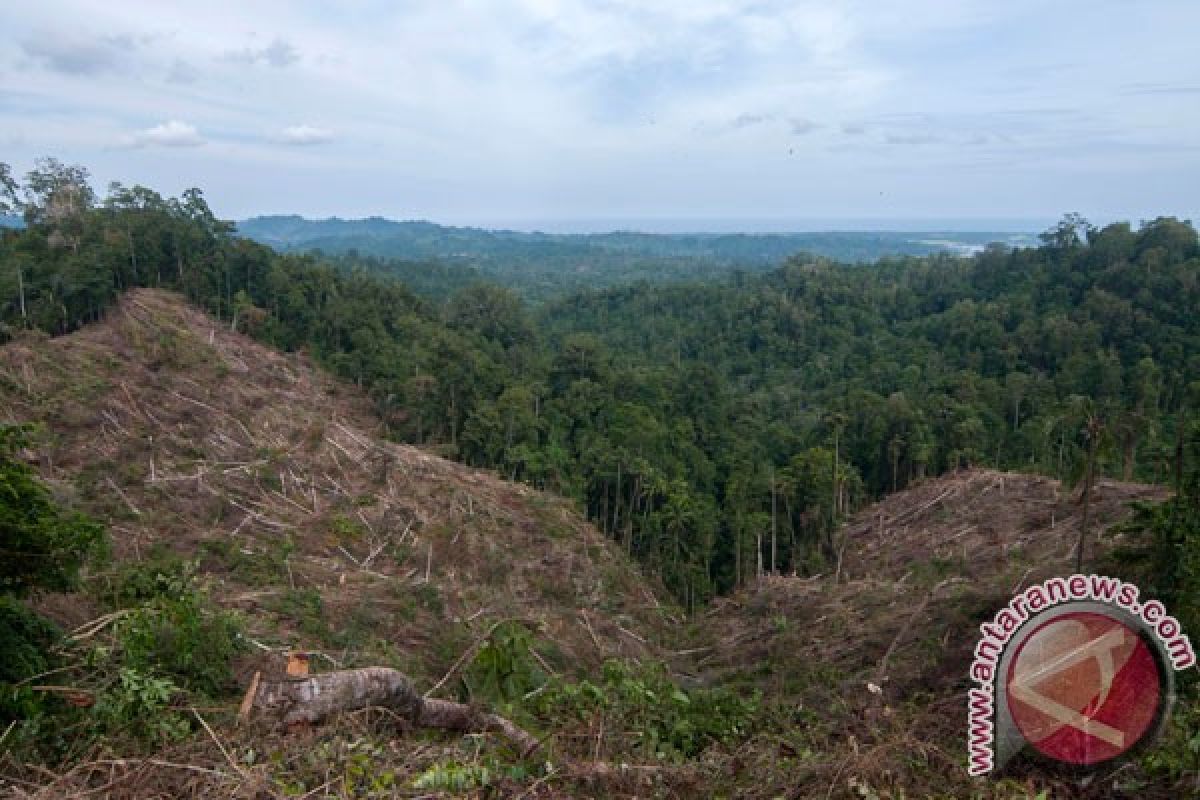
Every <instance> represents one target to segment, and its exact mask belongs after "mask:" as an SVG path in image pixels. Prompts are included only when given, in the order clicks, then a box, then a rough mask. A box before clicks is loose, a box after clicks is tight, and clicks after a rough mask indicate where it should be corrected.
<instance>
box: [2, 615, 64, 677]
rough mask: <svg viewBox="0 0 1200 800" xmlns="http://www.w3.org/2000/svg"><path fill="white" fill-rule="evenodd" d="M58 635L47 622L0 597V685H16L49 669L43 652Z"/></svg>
mask: <svg viewBox="0 0 1200 800" xmlns="http://www.w3.org/2000/svg"><path fill="white" fill-rule="evenodd" d="M60 635H61V633H60V631H59V630H58V628H56V627H55V626H54V625H53V624H52V623H51V622H50V621H49V620H47V619H45V618H44V617H41V616H39V615H38V614H35V613H33V612H32V611H30V610H29V609H28V608H26V607H25V605H24V604H22V603H21V602H20V601H19V600H17V599H16V598H14V597H7V596H5V595H0V653H3V657H2V658H0V683H16V682H18V681H22V680H24V679H26V678H28V677H30V676H32V675H37V674H38V673H41V672H45V671H46V670H48V669H50V668H51V658H50V656H49V654H48V652H47V651H48V650H49V648H50V645H51V644H53V643H54V642H55V641H57V640H58V638H59V636H60Z"/></svg>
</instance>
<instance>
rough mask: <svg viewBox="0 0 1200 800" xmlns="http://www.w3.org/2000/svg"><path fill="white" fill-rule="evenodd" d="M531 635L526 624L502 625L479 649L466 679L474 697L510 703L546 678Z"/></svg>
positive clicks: (467, 671)
mask: <svg viewBox="0 0 1200 800" xmlns="http://www.w3.org/2000/svg"><path fill="white" fill-rule="evenodd" d="M531 643H532V642H531V637H530V635H529V631H528V630H526V628H525V626H523V625H521V624H519V623H516V622H510V623H506V624H504V625H501V626H499V627H498V628H496V630H494V631H493V632H492V635H491V636H490V637H488V640H487V642H486V643H485V644H484V645H483V646H482V647H481V648H479V652H478V653H476V654H475V658H474V659H472V661H471V664H470V666H468V667H467V670H466V674H465V676H464V681H465V682H466V684H467V688H468V690H469V691H470V694H471V697H472V698H480V699H486V700H490V701H492V702H505V703H511V702H514V701H516V700H519V699H521V698H522V697H524V696H525V695H526V694H528V693H529V692H531V691H533V690H534V689H536V688H537V687H539V686H541V685H542V684H543V683H545V681H546V675H545V674H544V673H543V672H542V670H541V669H540V668H539V667H538V665H537V663H536V661H534V659H533V657H532V655H531V654H530V646H531Z"/></svg>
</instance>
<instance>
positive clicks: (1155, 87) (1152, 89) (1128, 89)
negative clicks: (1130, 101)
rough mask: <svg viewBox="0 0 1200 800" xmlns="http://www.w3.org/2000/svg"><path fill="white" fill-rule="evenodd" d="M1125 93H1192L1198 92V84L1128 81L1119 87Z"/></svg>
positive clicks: (1199, 92) (1199, 89) (1199, 87)
mask: <svg viewBox="0 0 1200 800" xmlns="http://www.w3.org/2000/svg"><path fill="white" fill-rule="evenodd" d="M1121 94H1126V95H1156V94H1165V95H1193V94H1200V86H1177V85H1172V84H1164V83H1157V84H1155V83H1130V84H1127V85H1125V86H1123V87H1122V88H1121Z"/></svg>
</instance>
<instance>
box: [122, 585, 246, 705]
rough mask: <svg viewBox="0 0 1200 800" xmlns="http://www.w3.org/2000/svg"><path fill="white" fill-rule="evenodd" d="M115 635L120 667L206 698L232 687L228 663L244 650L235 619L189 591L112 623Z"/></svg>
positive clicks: (231, 663) (197, 593)
mask: <svg viewBox="0 0 1200 800" xmlns="http://www.w3.org/2000/svg"><path fill="white" fill-rule="evenodd" d="M116 635H117V641H118V646H119V650H120V658H121V660H122V662H123V663H124V664H125V665H127V666H129V667H132V668H134V669H136V670H139V671H141V672H144V673H147V674H150V673H161V674H163V675H166V676H168V677H170V678H171V679H173V680H175V681H177V682H178V684H179V686H181V687H183V688H185V689H188V690H191V691H195V692H199V693H201V694H204V695H208V696H217V695H220V694H222V693H224V692H226V691H228V690H229V689H230V688H231V684H232V680H233V672H232V665H233V658H234V656H235V655H237V653H238V652H240V651H241V650H242V648H243V646H244V645H243V643H242V640H241V636H240V625H239V623H238V620H237V618H236V617H235V616H234V615H233V614H232V613H230V612H227V611H222V610H219V609H216V608H213V607H212V606H211V605H210V604H209V603H208V602H207V599H206V598H205V597H204V596H203V595H201V594H200V593H199V592H197V591H194V590H191V591H185V592H184V593H182V594H181V595H180V596H179V597H176V598H166V597H160V598H159V599H157V600H156V601H154V602H153V603H151V604H149V605H146V606H144V607H142V608H139V609H137V610H136V611H134V612H133V613H132V614H130V615H129V616H127V617H124V618H122V619H121V620H120V621H119V622H118V623H117V630H116Z"/></svg>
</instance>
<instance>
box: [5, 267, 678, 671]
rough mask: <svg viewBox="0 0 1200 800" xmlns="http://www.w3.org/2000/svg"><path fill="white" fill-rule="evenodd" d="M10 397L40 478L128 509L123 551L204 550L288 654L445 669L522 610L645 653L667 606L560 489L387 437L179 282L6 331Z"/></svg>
mask: <svg viewBox="0 0 1200 800" xmlns="http://www.w3.org/2000/svg"><path fill="white" fill-rule="evenodd" d="M0 416H2V417H3V418H4V419H5V420H8V421H36V422H39V423H42V425H43V426H44V431H45V435H43V436H42V437H41V440H40V445H39V448H38V452H37V453H36V458H37V459H38V462H39V466H40V469H41V472H42V473H43V476H44V477H46V478H47V479H49V480H51V481H52V482H53V483H54V484H55V485H56V486H58V487H59V488H60V490H61V491H62V492H64V493H68V494H72V495H75V496H76V498H75V499H76V500H77V502H78V503H79V504H80V505H81V506H82V507H84V508H85V509H86V510H88V511H91V512H92V513H94V514H96V515H98V516H100V517H101V518H102V519H104V520H106V521H108V522H109V524H110V529H111V532H112V538H113V541H114V549H115V551H116V553H115V556H116V560H117V561H123V560H129V559H140V558H145V557H146V556H147V554H148V553H150V552H151V551H152V550H153V548H155V547H166V548H169V549H170V550H171V551H174V552H177V553H179V554H182V555H184V556H185V557H188V558H194V559H198V561H199V569H198V571H199V574H200V575H201V576H203V577H204V578H205V579H206V580H208V581H209V582H210V583H211V585H212V588H213V595H214V597H216V598H217V599H218V600H219V601H220V602H223V603H226V604H228V605H230V606H233V607H237V608H240V609H242V610H244V611H245V612H246V614H247V620H248V623H249V626H250V629H251V633H252V635H253V637H254V638H255V639H256V640H257V641H258V642H259V643H260V644H262V645H264V646H265V647H266V648H270V649H271V650H272V651H282V650H284V649H286V648H288V647H292V646H296V647H302V648H308V649H314V650H319V651H323V652H324V653H326V654H327V655H328V656H329V657H330V658H331V659H333V660H334V661H336V663H338V664H340V665H354V664H364V663H379V662H380V661H386V662H388V663H390V664H392V665H394V666H398V667H401V668H403V669H406V670H408V671H409V672H410V673H411V674H413V675H414V676H416V677H418V678H420V677H425V678H427V679H431V680H436V678H437V677H439V676H440V675H441V674H442V673H443V672H444V671H445V669H446V668H447V667H448V666H449V665H450V663H451V662H453V660H454V659H455V658H457V656H458V655H459V654H460V653H461V652H462V651H463V650H464V649H466V647H467V646H468V645H469V644H470V643H471V642H472V641H473V640H475V639H476V638H477V637H478V636H479V635H480V634H481V633H483V632H484V631H486V630H487V629H488V628H489V627H490V626H491V625H492V624H493V623H495V622H496V621H498V620H502V619H507V618H513V619H521V620H526V621H528V622H529V623H530V624H531V625H532V626H533V627H534V628H535V629H536V630H537V632H538V638H539V639H540V640H541V641H543V642H545V643H547V645H546V646H545V647H543V656H544V657H545V659H546V660H547V662H548V665H549V666H550V667H551V668H553V669H555V670H564V671H573V670H577V669H587V668H589V667H591V666H594V665H595V664H597V663H598V662H599V661H600V660H602V658H604V657H607V656H613V655H623V656H630V655H638V654H642V653H644V652H646V650H647V647H648V645H647V644H646V642H648V641H651V640H652V638H653V632H654V631H655V630H658V629H660V628H661V627H662V625H663V621H664V619H665V618H666V617H669V614H670V610H669V609H666V608H663V607H661V606H660V604H659V601H658V600H657V599H656V598H655V596H654V594H653V592H652V590H651V589H650V588H649V586H648V584H647V583H646V582H645V581H643V579H642V577H641V576H640V574H639V573H638V572H637V571H636V569H635V568H634V567H633V566H631V564H630V563H629V562H628V561H627V560H626V559H625V557H624V556H623V555H622V554H621V553H620V552H619V551H618V550H617V549H616V548H614V547H612V546H611V545H610V543H609V542H608V541H607V540H605V539H604V538H603V536H602V535H601V534H599V533H598V532H597V531H595V530H594V529H593V528H592V527H591V526H590V525H588V524H587V523H586V522H585V521H583V520H582V519H581V518H580V517H579V516H578V515H577V514H576V513H575V512H574V511H573V510H572V509H571V508H570V507H569V506H568V505H567V504H566V503H565V502H564V501H562V500H561V499H558V498H555V497H552V496H550V495H546V494H543V493H541V492H537V491H535V490H533V489H530V488H528V487H525V486H521V485H516V484H511V483H507V482H504V481H501V480H499V479H497V478H495V477H493V476H492V475H491V474H490V473H486V472H482V471H478V470H473V469H469V468H466V467H463V466H461V465H458V464H454V463H452V462H449V461H445V460H443V459H440V458H437V457H434V456H432V455H429V454H427V453H425V452H423V451H421V450H419V449H416V448H413V447H406V446H401V445H396V444H393V443H389V442H386V441H384V440H383V439H382V438H381V437H380V436H379V435H378V425H377V422H376V420H375V418H374V416H373V414H372V412H371V409H370V405H369V402H368V401H367V400H366V399H365V398H364V397H363V396H362V395H361V394H360V393H359V392H358V391H356V390H355V389H354V388H353V387H348V386H346V385H343V384H339V383H337V382H335V381H333V380H332V379H330V378H328V377H327V376H325V375H324V374H322V373H321V372H320V371H319V370H316V369H314V368H313V367H312V366H311V364H310V363H309V361H308V360H307V359H306V358H305V357H304V356H302V355H295V354H290V355H289V354H283V353H279V352H276V351H274V350H271V349H269V348H267V347H264V346H262V345H260V344H258V343H256V342H254V341H252V340H251V339H249V338H247V337H245V336H242V335H240V334H237V333H232V332H230V331H229V330H228V329H227V328H225V327H222V326H221V325H219V324H218V323H217V322H216V321H215V320H213V319H212V318H210V317H208V316H206V315H205V314H203V313H201V312H199V311H197V310H195V309H193V308H191V307H190V306H188V305H187V304H186V303H185V302H184V301H183V300H182V298H180V297H179V296H178V295H174V294H171V293H167V292H161V291H154V290H138V291H134V292H131V293H129V294H128V295H126V296H125V297H124V298H123V299H122V301H121V302H120V304H119V306H118V307H117V308H115V309H114V310H112V311H111V312H110V314H109V315H108V317H107V319H106V320H105V321H104V322H103V323H101V324H98V325H93V326H89V327H87V328H85V329H83V330H81V331H79V332H77V333H75V334H72V335H69V336H64V337H60V338H54V339H47V338H44V337H36V338H25V339H22V340H20V341H18V342H14V343H11V344H9V345H7V346H5V347H4V348H2V349H0ZM48 610H49V611H50V612H51V613H52V614H54V615H56V616H58V617H59V619H60V620H61V621H63V622H65V623H68V624H70V623H74V622H79V621H82V620H83V619H86V618H88V615H89V614H91V613H93V612H94V609H88V608H85V607H82V606H80V605H79V602H78V601H77V600H72V599H70V598H68V599H63V598H57V599H54V598H52V599H50V600H49V601H48ZM551 643H552V644H551ZM264 652H265V651H264ZM251 666H254V665H253V664H247V665H246V667H245V668H246V669H249V668H250V667H251Z"/></svg>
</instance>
